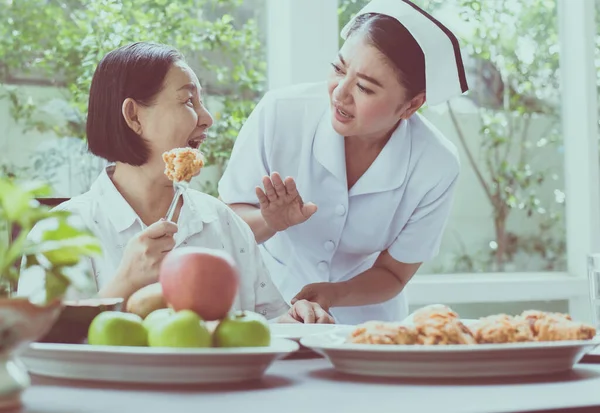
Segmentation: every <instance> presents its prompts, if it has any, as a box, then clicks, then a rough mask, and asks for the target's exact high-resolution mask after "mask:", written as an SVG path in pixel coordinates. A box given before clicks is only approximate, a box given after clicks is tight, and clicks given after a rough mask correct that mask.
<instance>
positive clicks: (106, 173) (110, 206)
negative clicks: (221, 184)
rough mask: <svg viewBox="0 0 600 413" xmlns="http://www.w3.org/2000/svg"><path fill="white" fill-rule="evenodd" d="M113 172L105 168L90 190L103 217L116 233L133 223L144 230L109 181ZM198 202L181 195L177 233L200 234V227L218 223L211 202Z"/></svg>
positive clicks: (140, 221)
mask: <svg viewBox="0 0 600 413" xmlns="http://www.w3.org/2000/svg"><path fill="white" fill-rule="evenodd" d="M113 172H114V164H113V165H108V166H107V167H106V168H104V169H103V170H102V172H101V173H100V175H99V176H98V178H97V179H96V181H95V182H94V184H93V185H92V187H91V189H90V191H91V192H92V194H93V196H94V198H96V199H97V201H98V204H99V206H100V208H101V210H102V212H103V214H104V215H105V216H107V217H108V219H109V220H110V222H111V224H112V225H113V226H114V228H115V229H116V230H117V231H118V232H123V231H125V230H127V229H128V228H130V227H131V226H132V225H133V224H134V223H136V222H137V223H138V224H139V225H140V227H141V228H146V225H144V223H143V222H142V220H141V219H140V217H139V216H138V214H137V213H136V212H135V211H134V210H133V208H132V207H131V205H129V203H128V202H127V201H126V200H125V198H123V195H121V193H120V192H119V190H118V189H117V187H116V186H115V184H114V183H113V181H112V179H111V178H110V177H111V176H112V173H113ZM198 195H200V194H198ZM200 196H202V195H200ZM200 199H201V198H199V197H197V196H193V195H192V194H191V193H190V192H188V191H185V192H184V193H183V207H182V209H181V213H180V214H179V220H178V227H179V231H183V232H185V233H187V234H188V235H191V234H192V233H197V232H200V231H201V230H202V228H203V224H204V223H208V222H212V221H214V220H217V219H219V216H218V211H217V209H216V207H215V205H213V203H211V202H203V203H202V205H199V202H198V201H199V200H200Z"/></svg>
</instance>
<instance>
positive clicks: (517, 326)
mask: <svg viewBox="0 0 600 413" xmlns="http://www.w3.org/2000/svg"><path fill="white" fill-rule="evenodd" d="M300 342H301V344H302V345H303V346H305V347H308V348H311V349H312V350H313V351H316V352H317V353H320V354H322V355H323V356H325V357H326V358H328V359H329V361H330V362H331V363H332V364H333V366H334V368H335V369H336V370H338V371H340V372H343V373H348V374H356V375H363V376H365V375H366V376H379V377H404V378H408V377H411V378H453V377H454V378H459V377H462V378H467V377H500V376H530V375H543V374H548V373H557V372H562V371H568V370H571V369H572V368H573V366H574V365H575V364H576V363H577V362H579V361H580V360H581V358H582V357H583V356H584V355H585V354H586V353H588V352H591V351H592V350H593V349H594V348H595V347H596V346H598V344H600V338H598V337H597V336H596V330H595V328H594V327H592V326H591V325H588V324H585V323H580V322H577V321H574V320H572V319H571V317H570V316H569V315H568V314H561V313H549V312H543V311H537V310H529V311H525V312H523V313H521V314H518V315H514V316H511V315H506V314H497V315H492V316H488V317H483V318H481V319H478V320H465V319H461V318H460V316H459V315H458V314H457V313H456V312H454V311H453V310H452V309H451V308H450V307H448V306H445V305H439V304H438V305H431V306H427V307H423V308H421V309H419V310H417V311H416V312H414V313H413V314H412V315H411V316H409V317H408V318H407V319H406V320H403V321H402V322H399V323H390V322H380V321H370V322H367V323H364V324H360V325H357V326H353V327H348V328H345V329H341V330H335V331H334V332H331V333H328V334H319V335H313V336H309V337H305V338H303V339H302V340H301V341H300Z"/></svg>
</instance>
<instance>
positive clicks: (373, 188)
mask: <svg viewBox="0 0 600 413" xmlns="http://www.w3.org/2000/svg"><path fill="white" fill-rule="evenodd" d="M410 123H411V122H410V120H408V121H402V122H401V123H400V125H399V126H398V127H397V128H396V130H395V131H394V133H393V134H392V136H391V137H390V139H389V141H388V142H387V143H386V145H385V146H384V148H383V149H382V151H381V153H380V154H379V156H377V158H376V159H375V161H374V162H373V163H372V164H371V166H370V167H369V169H367V171H366V172H365V173H364V174H363V176H361V177H360V179H359V180H358V181H357V182H356V184H354V186H353V187H352V188H351V189H350V193H349V195H350V196H356V195H363V194H369V193H376V192H385V191H391V190H393V189H396V188H399V187H400V186H401V185H402V184H403V183H404V181H405V180H406V176H407V174H408V168H409V163H410V157H411V148H412V144H411V135H410ZM313 154H314V156H315V158H316V159H317V161H318V162H319V163H320V164H321V165H323V166H324V167H325V168H326V169H327V170H329V171H330V172H331V173H332V174H333V175H334V176H335V177H336V178H337V179H338V180H339V181H340V182H341V183H343V184H344V185H345V186H346V187H347V186H348V180H347V176H346V157H345V149H344V138H343V137H342V136H341V135H339V134H338V133H337V132H336V131H335V130H334V129H333V125H332V124H331V109H330V108H328V109H327V110H325V111H324V114H323V116H322V117H321V120H320V121H319V124H318V126H317V129H316V132H315V140H314V145H313Z"/></svg>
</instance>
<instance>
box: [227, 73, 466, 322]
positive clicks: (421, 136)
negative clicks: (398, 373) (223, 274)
mask: <svg viewBox="0 0 600 413" xmlns="http://www.w3.org/2000/svg"><path fill="white" fill-rule="evenodd" d="M459 169H460V164H459V159H458V154H457V150H456V147H455V146H454V145H453V144H452V143H451V142H450V141H449V140H448V139H446V138H445V137H444V136H443V135H442V134H441V133H440V132H439V131H438V130H437V129H436V128H435V127H434V126H433V125H431V124H430V123H429V122H428V121H427V120H426V119H424V118H423V117H421V116H420V115H417V114H416V115H413V116H412V117H411V118H410V119H408V120H406V121H402V122H401V123H400V125H399V127H398V128H397V129H396V131H395V132H394V133H393V134H392V136H391V138H390V139H389V141H388V142H387V144H386V145H385V147H384V148H383V150H382V151H381V153H380V154H379V156H378V157H377V158H376V159H375V161H374V162H373V164H372V165H371V166H370V167H369V168H368V169H367V171H366V172H365V173H364V175H363V176H361V177H360V179H359V180H358V181H357V182H356V183H355V184H354V185H353V186H352V188H350V190H348V184H347V178H346V164H345V147H344V137H342V136H340V135H339V134H337V133H336V132H335V130H334V129H333V126H332V124H331V109H330V105H329V98H328V95H327V86H326V85H325V84H323V83H318V84H303V85H294V86H292V87H288V88H282V89H279V90H275V91H271V92H268V93H267V94H266V95H265V97H264V98H263V99H262V100H261V102H260V103H259V104H258V105H257V107H256V109H255V110H254V112H253V113H252V114H251V116H250V117H249V118H248V120H247V121H246V123H245V124H244V126H243V127H242V130H241V131H240V133H239V135H238V138H237V139H236V143H235V147H234V149H233V153H232V156H231V158H230V160H229V163H228V167H227V169H226V171H225V173H224V175H223V177H222V179H221V181H220V182H219V195H220V197H221V199H222V200H223V201H224V202H226V203H227V204H233V203H248V204H254V205H256V206H258V200H257V198H256V194H255V189H254V188H255V187H256V186H257V185H262V184H261V181H262V177H263V176H264V175H269V174H271V173H272V172H279V173H280V174H281V176H282V178H285V177H287V176H290V177H293V178H294V179H295V181H296V185H297V187H298V191H299V193H300V195H301V196H302V198H303V200H304V201H305V202H309V201H310V202H314V203H315V204H316V205H317V207H318V210H317V212H316V213H315V214H314V215H313V216H312V217H311V218H310V219H309V220H307V221H306V222H304V223H302V224H300V225H296V226H293V227H291V228H288V229H287V230H285V231H282V232H279V233H277V234H276V235H275V236H273V237H272V238H270V239H269V240H267V241H266V242H265V243H263V244H262V245H261V250H262V252H263V257H264V259H265V262H266V263H267V266H268V267H269V270H270V272H271V274H272V277H273V280H274V281H275V284H276V285H277V287H278V288H279V289H280V291H281V292H282V294H283V297H284V298H285V299H286V300H288V301H289V300H290V299H291V298H293V297H294V296H295V295H296V294H297V293H298V292H300V290H301V289H302V287H304V286H305V285H307V284H311V283H317V282H338V281H346V280H349V279H351V278H353V277H355V276H356V275H358V274H360V273H362V272H364V271H366V270H368V269H370V268H371V267H372V266H373V264H374V262H375V260H376V259H377V257H378V255H379V253H380V252H381V251H384V250H387V251H388V252H389V253H390V255H391V256H392V257H393V258H395V259H396V260H398V261H400V262H404V263H417V262H423V261H427V260H430V259H431V258H433V257H434V256H435V255H436V254H437V252H438V249H439V245H440V240H441V237H442V233H443V229H444V227H445V224H446V221H447V218H448V215H449V212H450V209H451V205H452V194H453V190H454V186H455V184H456V180H457V177H458V173H459ZM331 313H332V315H333V316H334V317H335V318H336V321H337V322H339V323H343V324H356V323H362V322H365V321H369V320H382V321H395V320H402V319H404V318H405V317H406V316H407V315H408V303H407V300H406V297H405V293H404V292H402V293H400V294H399V295H398V296H397V297H395V298H393V299H391V300H389V301H387V302H384V303H381V304H375V305H368V306H360V307H337V308H332V309H331Z"/></svg>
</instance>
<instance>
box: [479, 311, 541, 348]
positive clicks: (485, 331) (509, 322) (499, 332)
mask: <svg viewBox="0 0 600 413" xmlns="http://www.w3.org/2000/svg"><path fill="white" fill-rule="evenodd" d="M471 331H473V335H474V336H475V340H477V342H478V343H480V344H484V343H520V342H526V341H534V340H535V337H534V335H533V331H532V330H531V327H530V325H529V322H528V321H527V320H525V319H524V318H521V317H511V316H509V315H506V314H497V315H492V316H489V317H483V318H481V319H479V321H478V322H477V323H476V324H474V325H473V326H471Z"/></svg>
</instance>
